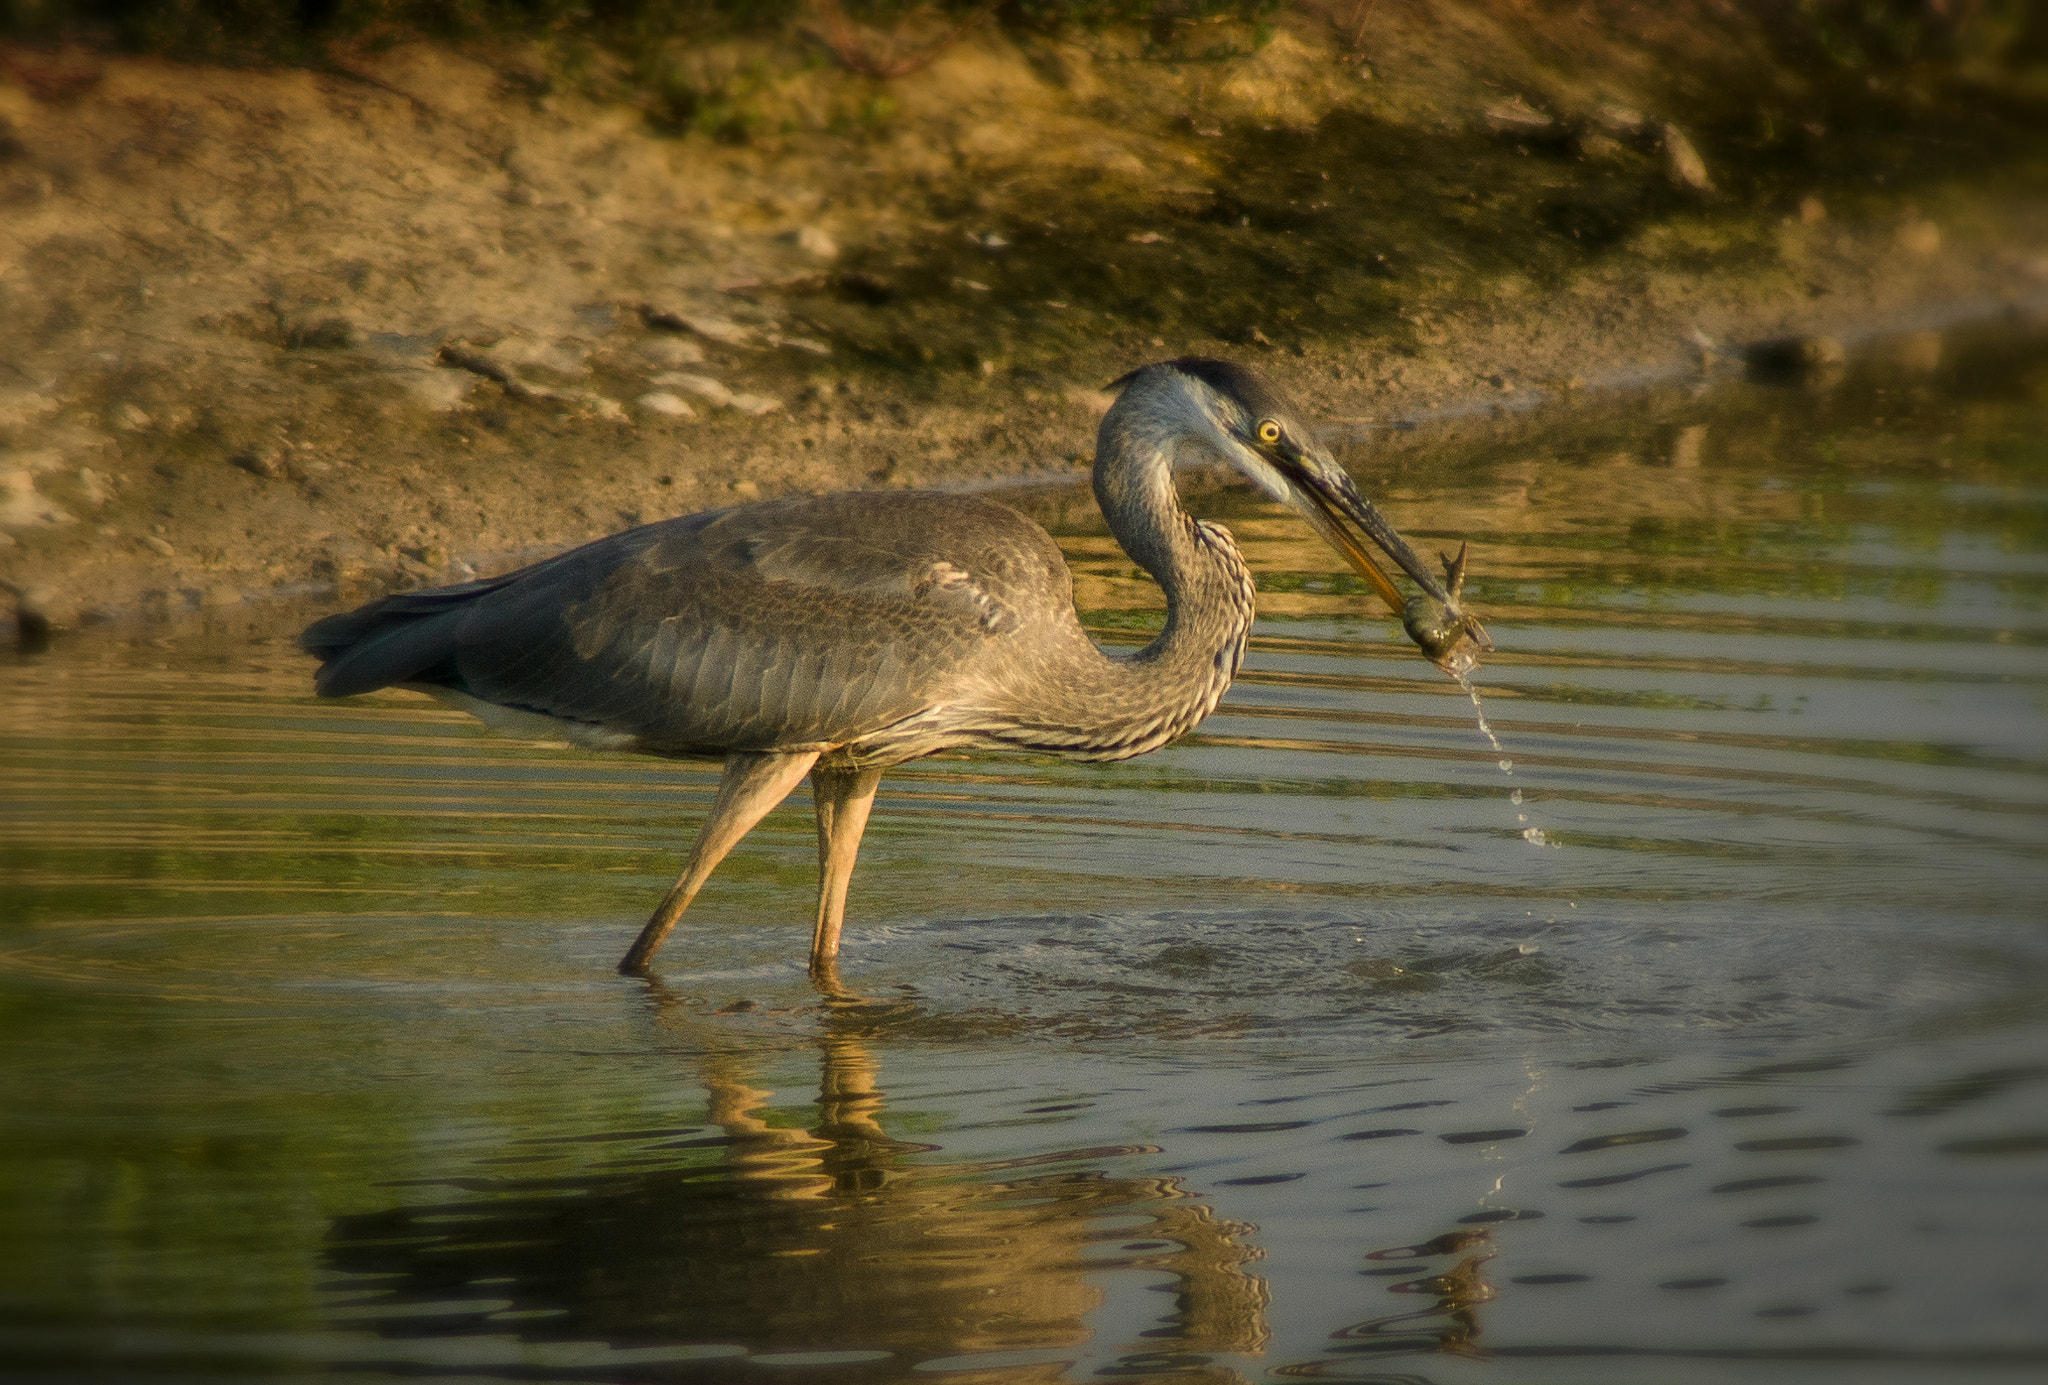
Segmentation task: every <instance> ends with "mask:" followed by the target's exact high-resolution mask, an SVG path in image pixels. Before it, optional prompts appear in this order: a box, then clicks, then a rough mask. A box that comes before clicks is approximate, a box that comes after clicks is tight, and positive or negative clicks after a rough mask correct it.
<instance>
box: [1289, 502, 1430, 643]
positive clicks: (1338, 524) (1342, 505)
mask: <svg viewBox="0 0 2048 1385" xmlns="http://www.w3.org/2000/svg"><path fill="white" fill-rule="evenodd" d="M1292 479H1293V480H1294V483H1295V487H1296V489H1297V490H1299V491H1300V492H1301V494H1302V495H1303V496H1304V497H1305V498H1306V499H1307V500H1308V501H1309V502H1310V503H1309V504H1307V505H1304V506H1299V507H1297V508H1298V509H1299V510H1300V512H1301V515H1302V517H1303V518H1304V519H1306V520H1307V521H1308V522H1309V524H1310V525H1311V526H1313V527H1314V529H1315V531H1316V533H1318V534H1319V535H1321V536H1322V539H1323V542H1324V543H1327V544H1328V545H1330V547H1332V548H1334V549H1336V550H1337V551H1338V552H1339V553H1341V554H1343V555H1344V557H1345V560H1346V561H1348V562H1349V563H1350V564H1351V566H1353V567H1354V568H1357V569H1358V575H1359V576H1361V577H1363V578H1364V579H1365V580H1366V581H1368V582H1370V583H1371V584H1372V589H1373V590H1374V591H1376V592H1378V593H1379V596H1380V600H1382V601H1384V602H1386V603H1387V608H1388V609H1389V610H1391V611H1392V612H1393V613H1394V614H1395V615H1400V614H1401V612H1402V609H1403V607H1405V606H1406V605H1407V602H1408V598H1407V597H1405V596H1403V595H1402V594H1401V589H1400V588H1399V587H1397V586H1395V585H1394V579H1393V578H1391V577H1389V576H1388V575H1387V572H1386V569H1385V568H1382V567H1381V566H1380V565H1379V562H1378V560H1377V559H1375V558H1374V557H1373V555H1372V550H1371V549H1369V548H1367V547H1366V546H1365V545H1364V544H1362V543H1360V542H1359V541H1358V536H1357V535H1356V534H1354V533H1353V532H1352V531H1351V529H1350V528H1349V527H1348V526H1347V525H1346V524H1345V522H1344V521H1346V520H1349V521H1350V522H1351V524H1352V525H1356V526H1357V527H1358V528H1359V529H1360V530H1362V531H1363V532H1364V534H1365V536H1366V537H1367V538H1369V539H1371V540H1372V541H1373V542H1374V543H1376V544H1378V545H1379V546H1380V549H1381V550H1382V551H1383V552H1384V553H1385V554H1386V555H1387V556H1388V557H1389V558H1392V559H1393V560H1394V561H1395V562H1396V563H1399V564H1400V565H1401V570H1402V571H1403V572H1405V573H1407V574H1408V575H1409V576H1410V577H1412V578H1414V579H1415V584H1416V585H1417V586H1419V587H1421V588H1422V589H1423V590H1424V591H1426V592H1428V593H1429V594H1430V595H1431V596H1433V597H1435V598H1436V599H1437V600H1439V601H1441V602H1443V603H1444V605H1445V606H1447V607H1449V608H1450V609H1451V610H1453V611H1455V610H1457V609H1458V600H1457V598H1456V597H1455V596H1453V595H1452V594H1451V593H1450V592H1448V591H1446V590H1444V585H1443V583H1442V582H1440V581H1438V580H1437V577H1436V574H1434V573H1432V572H1431V571H1430V570H1429V568H1428V566H1427V565H1426V564H1425V563H1424V562H1423V561H1422V559H1421V558H1419V557H1417V556H1416V555H1415V550H1414V549H1412V548H1410V547H1409V546H1408V541H1407V540H1406V539H1404V538H1402V537H1401V536H1400V535H1399V534H1398V533H1396V532H1394V526H1393V525H1391V524H1389V523H1387V517H1386V516H1385V515H1383V514H1381V513H1380V512H1379V508H1378V507H1377V506H1376V505H1374V504H1373V503H1372V502H1371V501H1370V500H1367V499H1366V498H1365V497H1364V496H1362V495H1360V494H1359V493H1358V487H1356V486H1354V485H1353V484H1352V483H1351V478H1350V477H1348V476H1345V475H1343V473H1341V472H1339V473H1337V475H1336V478H1335V479H1328V478H1326V477H1325V476H1321V475H1318V474H1316V473H1315V472H1311V471H1306V470H1303V471H1300V472H1296V473H1295V475H1294V477H1293V478H1292Z"/></svg>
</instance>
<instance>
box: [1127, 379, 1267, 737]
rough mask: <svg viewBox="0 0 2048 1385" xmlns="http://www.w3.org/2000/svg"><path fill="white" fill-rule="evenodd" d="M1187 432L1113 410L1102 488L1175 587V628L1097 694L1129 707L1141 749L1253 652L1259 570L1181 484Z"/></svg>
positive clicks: (1181, 726) (1202, 712) (1165, 581)
mask: <svg viewBox="0 0 2048 1385" xmlns="http://www.w3.org/2000/svg"><path fill="white" fill-rule="evenodd" d="M1180 436H1181V433H1180V430H1179V429H1178V428H1177V427H1175V426H1173V425H1171V424H1170V422H1169V421H1168V420H1165V419H1154V418H1152V417H1150V416H1149V415H1148V414H1146V413H1145V412H1143V411H1139V410H1131V411H1125V410H1121V409H1119V410H1112V411H1111V414H1110V416H1109V417H1107V418H1105V419H1104V420H1103V424H1102V432H1101V434H1100V437H1099V438H1098V442H1097V448H1096V462H1095V498H1096V502H1097V503H1098V504H1099V505H1100V506H1101V507H1102V514H1103V518H1104V519H1106V520H1107V521H1108V522H1109V530H1110V532H1111V533H1112V534H1114V535H1115V536H1116V541H1117V543H1118V544H1119V545H1121V546H1122V548H1123V550H1124V552H1126V553H1128V554H1129V555H1130V556H1131V558H1132V559H1133V560H1134V561H1135V562H1137V564H1138V565H1139V566H1140V567H1143V568H1144V569H1145V570H1146V571H1147V572H1149V573H1151V574H1152V576H1153V578H1154V580H1156V581H1157V582H1158V583H1159V586H1160V589H1161V590H1162V591H1164V592H1165V594H1166V628H1165V630H1163V631H1162V632H1161V633H1160V635H1159V638H1157V639H1155V640H1153V641H1152V643H1150V644H1148V645H1146V646H1145V648H1144V649H1142V650H1140V651H1139V652H1138V653H1136V654H1135V655H1132V656H1131V657H1130V658H1128V659H1119V660H1115V661H1114V662H1113V669H1112V671H1111V672H1110V673H1109V674H1108V675H1107V676H1106V680H1105V686H1104V687H1102V688H1101V689H1099V690H1097V692H1096V696H1097V697H1098V698H1100V700H1101V701H1102V702H1103V704H1105V708H1106V709H1107V708H1109V707H1114V708H1117V709H1119V710H1118V713H1117V714H1118V715H1120V716H1121V717H1123V718H1124V719H1125V720H1126V721H1127V723H1128V725H1127V726H1126V728H1125V732H1124V734H1127V735H1130V736H1131V737H1132V739H1131V741H1130V742H1129V746H1130V748H1129V749H1127V750H1126V751H1124V752H1123V753H1128V754H1134V755H1135V754H1139V753H1142V751H1145V750H1151V749H1153V748H1155V747H1157V746H1159V745H1163V744H1165V743H1166V741H1168V740H1171V739H1173V738H1174V737H1175V736H1178V735H1180V734H1182V733H1183V732H1185V731H1187V730H1188V729H1189V728H1191V727H1192V726H1194V725H1195V723H1197V722H1199V721H1200V720H1201V719H1202V718H1203V717H1205V716H1207V715H1208V714H1209V712H1210V711H1211V710H1212V709H1214V707H1215V706H1216V702H1217V700H1218V699H1219V698H1221V697H1222V695H1223V692H1224V689H1226V688H1228V687H1229V686H1230V680H1231V679H1232V678H1233V677H1235V676H1236V674H1237V669H1238V665H1239V664H1240V663H1241V662H1242V661H1243V658H1244V645H1245V639H1246V637H1247V635H1248V634H1249V633H1250V630H1251V622H1252V613H1253V595H1252V582H1251V573H1250V570H1249V569H1248V568H1247V567H1246V566H1245V563H1244V559H1243V558H1241V557H1239V556H1238V552H1237V548H1236V546H1235V545H1234V544H1233V543H1232V542H1231V541H1230V535H1229V534H1228V532H1226V531H1225V530H1224V529H1222V528H1221V527H1220V526H1217V525H1204V524H1199V523H1197V522H1196V520H1195V519H1194V517H1193V516H1192V515H1190V514H1189V513H1188V512H1187V511H1186V510H1185V509H1183V508H1182V506H1181V503H1180V496H1179V493H1178V492H1176V491H1175V489H1174V485H1173V463H1174V458H1175V454H1176V452H1177V451H1178V448H1179V445H1180V442H1179V439H1180Z"/></svg>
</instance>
